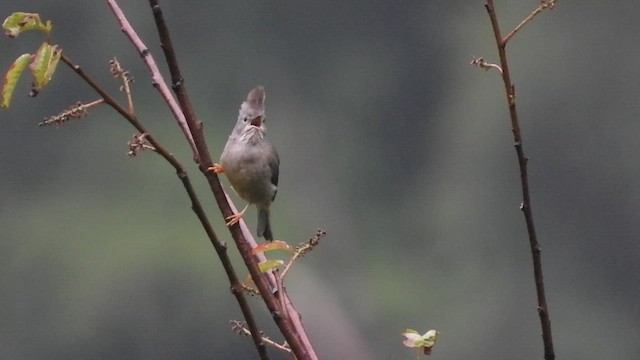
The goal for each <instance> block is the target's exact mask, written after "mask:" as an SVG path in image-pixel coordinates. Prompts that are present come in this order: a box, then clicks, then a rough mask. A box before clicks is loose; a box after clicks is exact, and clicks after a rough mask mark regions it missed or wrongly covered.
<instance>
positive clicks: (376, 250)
mask: <svg viewBox="0 0 640 360" xmlns="http://www.w3.org/2000/svg"><path fill="white" fill-rule="evenodd" d="M122 3H123V4H122V5H123V6H124V11H125V12H126V13H127V15H128V16H129V19H130V21H131V22H132V24H134V26H135V27H136V29H137V30H138V31H139V34H140V35H141V36H142V37H143V39H144V41H145V42H146V44H147V45H148V46H149V47H150V48H151V50H152V53H153V54H154V55H155V56H156V59H157V60H158V61H159V62H160V63H162V54H161V51H160V48H159V46H158V39H157V35H156V32H155V27H154V25H153V19H152V17H151V12H150V10H149V8H148V4H147V2H145V1H136V2H122ZM482 4H483V1H479V0H478V1H463V0H459V1H453V0H450V1H402V2H390V1H348V2H345V1H323V2H310V1H290V2H285V1H233V2H231V1H212V2H194V1H163V2H162V5H163V8H164V11H165V16H166V18H167V20H168V22H169V26H170V28H171V30H172V35H173V40H174V43H175V46H176V50H177V51H178V54H179V59H180V61H181V65H182V69H183V72H184V75H185V79H186V84H187V86H188V88H189V91H190V94H191V98H192V101H193V103H194V106H195V109H196V111H197V114H198V116H199V117H200V119H201V120H203V121H204V123H205V130H206V133H207V136H208V139H209V146H210V149H211V151H212V153H213V156H214V157H215V158H217V156H218V155H219V153H220V152H221V151H222V148H223V146H224V143H225V141H226V137H227V135H228V133H229V131H230V130H231V128H232V126H233V124H234V122H235V118H236V116H237V109H238V106H239V105H240V103H241V101H242V100H243V99H244V97H245V96H246V93H247V92H248V91H249V90H250V89H251V88H252V87H253V86H255V85H257V84H262V85H264V86H265V87H266V89H267V94H268V96H267V114H268V125H269V137H270V138H271V140H272V142H273V143H274V144H275V145H276V146H277V148H278V151H279V153H280V157H281V161H282V164H281V170H280V171H281V175H280V185H281V186H280V190H279V193H278V198H277V200H276V202H275V203H274V206H273V208H272V218H273V220H272V221H273V227H274V232H275V235H276V237H277V238H280V239H284V240H286V241H288V242H290V243H297V242H300V241H304V240H305V239H307V238H308V237H309V236H311V235H312V234H313V233H314V231H315V229H316V228H317V227H322V228H323V229H325V230H326V231H327V232H328V236H327V238H326V240H325V241H324V242H323V244H322V246H320V247H319V248H318V249H316V251H314V252H313V253H312V255H310V256H308V257H306V258H304V259H302V260H301V261H300V262H299V264H297V265H296V267H295V268H294V271H293V273H292V274H291V275H290V276H289V278H288V281H287V285H288V290H289V293H290V295H291V297H292V298H293V300H294V302H295V304H296V306H297V307H298V309H299V310H300V312H301V313H302V314H303V320H304V322H305V325H306V327H307V328H308V331H309V334H310V336H311V337H312V339H313V341H314V344H315V348H316V350H317V352H318V353H319V355H320V356H321V358H323V359H412V358H414V356H415V355H414V353H413V351H412V350H409V349H407V348H404V347H403V346H402V344H401V340H402V338H401V336H400V333H401V331H402V330H404V329H405V328H407V327H410V328H415V329H417V330H419V331H421V332H424V331H426V330H429V329H438V330H439V331H440V332H441V333H442V334H441V337H440V338H439V341H438V344H437V345H436V348H435V350H434V353H433V356H432V358H434V359H540V358H542V355H543V353H542V341H541V337H540V326H539V320H538V315H537V312H536V302H535V291H534V284H533V276H532V269H531V259H530V252H529V244H528V241H527V235H526V229H525V226H524V220H523V217H522V215H521V213H520V211H519V210H518V206H519V203H520V201H521V194H520V187H519V186H520V185H519V179H518V169H517V161H516V156H515V152H514V150H513V144H512V142H513V141H512V136H511V132H510V125H509V122H508V117H507V110H506V105H505V100H504V93H503V88H502V83H501V80H500V78H499V76H498V75H497V73H495V72H493V71H490V72H484V71H481V70H478V69H476V68H474V67H472V66H470V65H469V62H470V60H471V59H472V56H484V57H485V58H486V59H487V60H489V61H497V56H496V52H495V44H494V43H493V35H492V32H491V26H490V23H489V20H488V17H487V15H486V12H485V10H484V8H483V6H482ZM537 4H538V1H533V0H530V1H529V0H527V1H524V0H522V1H509V2H507V1H497V4H496V6H497V9H498V15H499V17H500V20H501V24H502V28H503V31H504V32H506V31H508V30H509V29H511V28H512V27H513V26H515V24H517V23H518V22H519V21H520V20H521V19H522V18H523V17H524V16H526V15H527V14H528V13H529V12H530V11H531V10H532V9H533V8H534V7H535V6H536V5H537ZM1 8H2V13H1V14H0V15H1V17H2V18H4V17H6V16H7V15H9V14H10V13H11V12H13V11H30V12H38V13H41V14H42V16H43V17H44V18H46V19H52V20H53V22H54V37H53V39H54V42H55V43H58V44H60V45H61V46H62V47H63V48H64V51H65V52H66V53H67V55H68V56H69V57H71V59H73V60H74V61H76V62H78V63H80V64H81V65H82V66H83V67H84V68H85V70H86V71H88V72H89V73H90V74H92V75H93V76H94V77H95V78H96V79H97V80H98V81H99V82H100V83H102V84H104V86H105V87H106V88H108V89H109V90H110V91H112V93H114V94H115V95H116V96H120V95H121V94H118V93H117V91H118V87H119V85H120V84H119V83H118V82H117V81H115V80H113V79H111V77H110V75H109V73H108V66H107V62H108V60H109V59H110V58H111V57H113V56H117V57H118V59H119V60H120V61H121V62H122V64H123V66H125V67H126V68H127V69H129V70H130V71H131V72H132V74H133V75H134V76H135V78H136V83H135V85H134V95H135V100H136V103H135V105H136V111H137V115H138V116H139V117H140V119H141V120H142V121H143V122H144V123H145V124H146V126H147V127H148V128H149V129H150V131H152V132H153V134H155V135H156V136H157V137H158V138H159V140H160V141H162V142H163V143H164V144H165V145H166V146H168V147H169V148H170V149H171V151H172V152H174V153H175V154H176V156H178V158H179V159H180V160H181V161H182V162H183V163H184V164H186V165H188V170H189V171H190V174H191V175H192V179H193V180H194V182H195V183H196V185H197V186H198V189H200V190H201V196H202V199H203V201H204V202H205V203H206V205H207V210H208V213H209V215H210V217H211V218H212V219H215V227H216V231H217V233H218V235H219V236H221V237H222V238H223V239H224V240H226V241H230V237H229V235H228V232H227V231H226V229H225V228H224V225H223V223H222V221H221V217H220V215H219V213H218V212H217V209H216V207H215V205H214V201H213V199H212V197H211V195H209V193H208V191H207V190H206V185H205V184H204V181H203V179H202V177H201V176H200V175H199V173H198V171H197V169H196V167H195V166H194V165H193V163H192V162H191V161H190V154H189V149H188V147H187V146H186V143H185V141H184V139H183V137H182V135H181V134H180V133H179V131H178V129H177V126H176V125H175V122H174V121H173V120H172V119H171V117H170V114H169V112H168V111H167V110H166V108H165V107H164V105H163V103H162V102H161V100H160V99H159V97H158V96H157V94H156V92H155V91H154V90H153V88H152V87H151V86H150V85H151V83H150V79H149V77H148V72H147V70H146V68H145V67H144V65H143V64H142V63H141V61H140V58H139V56H138V55H137V54H136V52H135V51H134V50H133V48H132V47H131V45H130V44H129V42H128V41H127V40H126V38H125V37H124V36H123V34H122V33H121V32H120V30H119V27H118V25H117V23H116V21H115V19H114V17H113V16H112V14H111V12H110V11H109V10H108V8H107V6H106V4H105V2H103V1H83V2H74V4H73V5H69V2H67V1H60V0H55V1H54V0H50V1H35V0H23V1H20V2H11V3H10V4H3V6H2V7H1ZM639 12H640V3H639V2H637V1H630V0H628V1H616V2H571V1H561V2H559V4H558V6H557V7H556V9H555V10H554V11H552V12H545V13H544V14H543V15H541V16H540V17H538V18H536V19H535V21H534V22H533V23H531V24H530V25H529V26H528V27H526V28H525V29H524V30H523V31H522V32H521V33H519V34H518V35H517V36H516V37H515V38H514V39H513V40H512V42H511V43H509V46H508V51H509V55H510V65H511V69H512V75H513V79H514V82H515V84H516V87H517V94H518V107H519V111H520V114H521V122H522V130H523V134H524V139H525V150H526V152H527V154H528V155H529V157H530V158H531V160H530V162H529V165H530V167H529V169H530V183H531V188H532V197H533V207H534V214H535V220H536V225H537V229H538V235H539V239H540V242H541V244H542V246H543V263H544V274H545V280H546V285H547V295H548V300H549V302H550V306H551V308H550V312H551V319H552V325H553V335H554V340H555V345H556V354H557V358H558V359H631V358H634V357H637V354H638V352H639V351H640V345H639V343H638V339H639V338H640V302H639V301H638V297H639V295H640V271H639V270H640V266H639V265H638V257H639V256H640V245H639V242H638V239H639V235H638V234H639V233H640V221H638V217H639V214H640V188H639V187H638V184H639V183H640V170H639V166H638V161H637V155H638V154H639V153H640V143H639V142H638V140H637V139H638V134H639V133H640V121H639V119H638V113H639V110H640V105H639V103H640V102H639V101H638V100H639V95H640V66H639V59H640V48H639V47H638V38H639V34H640V25H639V23H638V18H637V14H638V13H639ZM41 41H42V37H41V35H40V34H38V33H27V34H24V35H22V36H21V37H20V38H18V39H17V40H14V41H9V40H8V39H4V40H2V41H0V68H2V69H6V68H7V67H8V66H9V65H10V63H11V62H12V61H13V59H15V58H16V57H17V56H19V55H20V54H22V53H25V52H33V51H34V50H35V49H36V48H37V47H38V46H39V44H40V43H41ZM3 71H4V70H3ZM28 89H29V80H28V79H27V78H25V79H22V81H21V83H20V84H19V88H18V90H17V93H16V95H15V96H14V99H13V104H12V107H11V108H10V109H9V110H2V111H1V112H0V124H1V125H2V128H1V130H0V169H1V170H0V358H3V359H45V358H47V359H246V358H256V354H255V350H254V349H253V348H252V344H251V342H250V340H249V339H247V338H242V337H239V336H237V335H234V334H233V333H232V332H231V330H230V329H229V326H228V321H229V320H231V319H241V314H240V312H239V310H238V307H237V305H236V303H235V301H234V299H233V297H232V296H231V295H230V293H229V291H228V283H227V280H226V278H225V276H224V275H223V271H222V268H221V266H220V265H219V263H218V260H217V257H216V256H215V254H214V252H213V249H212V247H211V245H210V244H209V243H208V241H207V239H206V238H205V235H204V232H203V231H202V229H201V227H200V226H199V224H198V222H197V219H196V217H195V216H194V214H193V213H192V212H191V210H190V209H189V206H190V204H189V201H188V198H187V196H186V194H185V193H184V190H183V189H182V187H181V185H180V183H179V181H178V179H177V178H176V176H175V174H174V171H173V169H172V168H170V167H169V166H168V165H167V164H166V163H165V162H164V161H163V160H162V159H160V158H159V157H158V156H154V155H153V154H152V153H143V154H141V155H140V156H138V157H137V158H133V159H132V158H128V157H127V156H126V152H127V146H126V143H127V140H128V139H129V137H130V136H131V135H132V134H133V133H134V130H133V129H132V128H131V127H130V126H129V125H128V124H127V123H126V122H125V121H124V120H122V119H121V118H119V117H118V116H117V115H116V114H115V113H114V111H112V110H111V109H109V108H107V107H100V108H97V109H94V110H92V111H91V116H90V117H89V118H85V119H83V120H81V121H75V122H73V123H71V124H67V125H66V126H64V127H62V128H60V129H54V128H38V127H37V126H36V124H37V123H38V122H40V121H41V119H42V118H43V117H45V116H48V115H51V114H55V113H57V112H58V111H60V110H62V109H64V108H66V107H67V106H69V105H70V104H72V103H74V102H76V101H79V100H80V101H85V102H86V101H91V100H93V99H95V98H96V96H95V95H94V94H93V93H92V92H91V90H90V89H89V88H88V87H87V86H86V85H85V84H84V83H82V82H81V81H80V80H79V78H78V77H76V76H75V75H74V74H73V73H72V72H71V71H70V70H69V69H67V68H66V67H65V66H63V65H61V66H60V68H59V70H58V71H57V73H56V75H55V78H54V80H53V81H52V83H51V84H50V86H48V87H47V88H46V89H45V90H44V91H43V92H42V93H41V94H40V96H38V97H37V98H36V99H30V98H27V97H26V96H24V95H25V94H26V93H27V92H28ZM224 181H225V184H226V179H224ZM236 199H237V198H236ZM236 204H238V205H239V206H243V205H244V203H243V202H242V201H239V200H237V201H236ZM247 219H248V222H249V225H250V228H251V229H252V230H253V229H254V227H255V209H252V210H250V211H249V216H248V217H247ZM230 253H231V254H232V255H233V256H234V258H237V253H236V251H235V250H234V249H233V248H231V250H230ZM241 276H244V273H242V274H241ZM251 301H252V303H253V304H254V305H255V306H254V308H255V310H256V313H258V314H259V323H260V326H261V327H263V328H264V329H265V331H266V332H267V334H268V335H270V336H272V338H274V339H275V340H280V336H279V335H278V333H277V331H276V330H275V329H274V327H273V325H271V323H272V322H271V320H270V316H269V315H268V314H267V313H266V311H265V308H264V305H262V303H261V302H260V301H258V300H257V299H252V300H251ZM272 354H273V358H276V359H286V358H287V357H286V356H284V355H282V354H279V353H277V352H275V351H272Z"/></svg>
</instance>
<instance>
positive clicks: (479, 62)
mask: <svg viewBox="0 0 640 360" xmlns="http://www.w3.org/2000/svg"><path fill="white" fill-rule="evenodd" d="M469 64H471V65H473V66H475V67H478V68H480V69H484V70H485V71H488V70H489V69H496V70H497V71H498V72H499V73H500V75H502V68H501V67H500V65H497V64H492V63H490V62H486V61H485V60H484V58H483V57H479V58H476V57H473V58H472V59H471V62H470V63H469Z"/></svg>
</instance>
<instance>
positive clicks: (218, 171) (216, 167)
mask: <svg viewBox="0 0 640 360" xmlns="http://www.w3.org/2000/svg"><path fill="white" fill-rule="evenodd" d="M207 171H213V172H214V173H216V174H221V173H223V172H224V168H222V165H220V164H218V163H215V164H213V166H210V167H209V168H207ZM236 222H237V221H236Z"/></svg>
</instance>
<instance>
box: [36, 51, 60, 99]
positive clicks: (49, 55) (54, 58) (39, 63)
mask: <svg viewBox="0 0 640 360" xmlns="http://www.w3.org/2000/svg"><path fill="white" fill-rule="evenodd" d="M61 56H62V49H61V48H59V47H58V45H49V44H48V43H46V42H43V43H42V45H41V46H40V49H38V52H37V53H36V56H35V58H34V59H33V62H32V63H31V65H29V68H30V69H31V73H32V74H33V77H34V82H33V88H32V89H31V91H32V94H33V96H35V95H37V94H38V92H40V90H42V88H43V87H45V85H47V84H48V83H49V81H51V78H52V77H53V74H54V73H55V71H56V66H58V61H59V60H60V57H61Z"/></svg>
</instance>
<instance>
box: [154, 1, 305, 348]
mask: <svg viewBox="0 0 640 360" xmlns="http://www.w3.org/2000/svg"><path fill="white" fill-rule="evenodd" d="M149 5H150V6H151V9H152V11H153V15H154V19H155V22H156V27H157V29H158V34H159V37H160V42H161V44H162V49H163V51H164V55H165V58H166V61H167V64H168V66H169V72H170V73H171V80H172V88H173V90H174V92H175V93H176V96H177V98H178V102H179V104H180V107H181V109H182V111H183V112H184V114H185V119H186V122H187V125H188V127H189V130H190V131H191V135H192V136H193V140H194V143H195V146H196V149H197V151H198V158H199V160H200V169H201V171H202V172H203V173H204V175H205V176H206V178H207V181H208V182H209V187H210V188H211V191H212V192H213V195H214V198H215V199H216V202H217V204H218V207H219V208H220V210H221V212H222V215H223V216H224V217H225V218H227V217H229V216H231V215H233V214H234V213H235V212H234V211H233V210H232V208H231V206H230V204H229V201H228V198H227V196H226V194H225V192H224V190H223V188H222V185H221V184H220V180H219V178H218V176H217V174H215V173H214V172H213V171H207V169H208V168H209V167H211V166H212V165H213V164H212V161H211V156H210V154H209V151H208V148H207V144H206V140H205V137H204V132H203V131H202V123H201V122H200V121H199V120H198V119H197V118H196V116H195V112H194V111H193V107H192V106H191V102H190V100H189V96H188V94H187V90H186V87H185V86H184V79H183V77H182V74H181V72H180V67H179V66H178V60H177V57H176V54H175V51H174V50H173V45H172V42H171V37H170V35H169V30H168V28H167V25H166V22H165V21H164V16H163V14H162V9H161V7H160V5H159V2H158V0H149ZM229 230H230V231H231V235H232V237H233V239H234V241H235V243H236V246H237V248H238V251H239V252H240V255H241V256H242V259H243V261H244V263H245V265H246V266H247V269H248V270H249V273H250V274H251V277H252V279H253V280H254V282H255V284H256V287H257V288H258V290H259V291H260V295H261V296H262V298H263V300H264V302H265V304H266V305H267V308H268V309H269V311H270V312H271V314H272V316H273V318H274V320H275V322H276V324H277V325H278V327H279V329H280V331H281V332H282V334H283V336H284V337H285V339H286V341H287V343H288V344H289V346H290V347H291V350H292V351H293V353H294V354H295V356H296V358H297V359H300V360H301V359H317V356H316V354H315V350H314V349H313V347H312V346H311V342H310V341H309V338H308V336H307V335H306V332H305V330H304V328H303V327H302V323H301V322H300V321H293V319H295V318H298V319H299V318H300V316H299V315H298V313H297V312H295V310H294V309H293V307H292V306H288V307H287V308H286V309H283V308H282V307H281V306H280V305H279V303H278V299H277V298H276V296H275V295H274V293H273V286H272V284H271V283H270V282H269V281H268V279H267V276H265V274H263V273H261V272H260V268H259V267H258V263H257V261H256V258H255V257H254V256H253V254H252V246H251V244H250V243H249V242H248V241H247V238H246V237H245V236H244V234H243V232H242V229H241V228H240V225H234V226H231V227H229ZM283 292H284V291H283ZM284 296H286V295H284ZM287 300H288V301H289V303H290V300H289V299H288V298H287ZM252 333H255V331H252ZM257 335H258V334H256V336H257ZM254 341H256V339H254Z"/></svg>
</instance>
